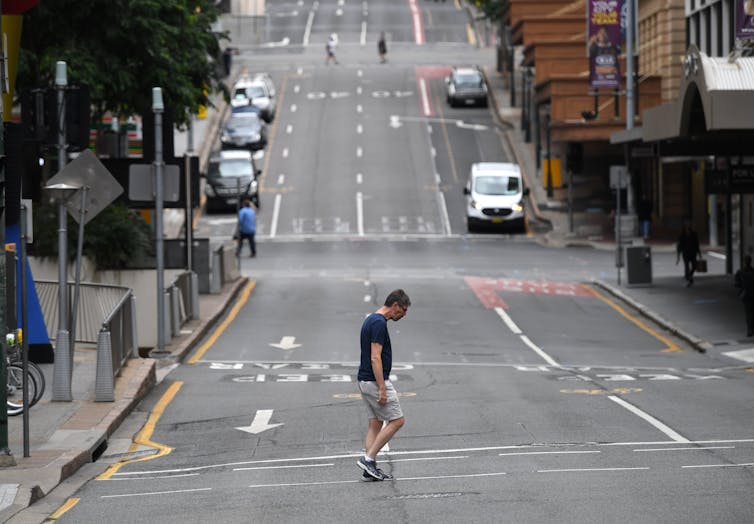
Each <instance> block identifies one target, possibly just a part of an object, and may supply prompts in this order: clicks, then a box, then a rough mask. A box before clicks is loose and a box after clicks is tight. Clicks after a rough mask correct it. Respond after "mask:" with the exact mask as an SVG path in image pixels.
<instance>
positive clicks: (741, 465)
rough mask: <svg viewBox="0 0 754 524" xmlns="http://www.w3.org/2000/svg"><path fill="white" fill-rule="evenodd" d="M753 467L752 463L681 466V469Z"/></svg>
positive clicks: (753, 463)
mask: <svg viewBox="0 0 754 524" xmlns="http://www.w3.org/2000/svg"><path fill="white" fill-rule="evenodd" d="M751 466H754V462H748V463H744V464H699V465H697V466H681V467H682V468H748V467H751Z"/></svg>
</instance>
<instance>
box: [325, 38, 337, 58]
mask: <svg viewBox="0 0 754 524" xmlns="http://www.w3.org/2000/svg"><path fill="white" fill-rule="evenodd" d="M336 47H338V35H336V34H335V33H333V34H331V35H330V36H329V37H328V38H327V43H326V44H325V54H326V56H325V65H328V64H329V63H330V61H331V60H332V61H333V62H334V63H335V65H337V64H338V59H337V58H336V57H335V48H336Z"/></svg>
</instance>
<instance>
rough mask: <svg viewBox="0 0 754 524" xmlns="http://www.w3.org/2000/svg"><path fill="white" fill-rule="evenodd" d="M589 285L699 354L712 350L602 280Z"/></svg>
mask: <svg viewBox="0 0 754 524" xmlns="http://www.w3.org/2000/svg"><path fill="white" fill-rule="evenodd" d="M591 283H592V284H594V285H595V286H597V287H599V288H601V289H603V290H605V291H607V292H608V293H610V294H611V295H613V296H614V297H616V298H618V299H620V300H622V301H623V302H625V303H627V304H629V305H630V306H631V307H633V308H634V309H636V310H637V311H639V313H641V314H642V315H644V316H645V317H647V318H648V319H650V320H652V321H653V322H655V323H657V324H659V325H661V326H662V327H664V328H665V329H667V330H668V331H670V332H671V333H673V334H674V335H675V336H677V337H679V338H682V339H683V340H685V341H686V342H688V343H689V344H691V347H693V348H694V349H695V350H696V351H698V352H699V353H706V352H707V351H708V350H710V349H712V344H711V343H709V342H708V341H706V340H703V339H701V338H699V337H696V336H694V335H691V334H690V333H687V332H685V331H684V330H682V329H681V328H679V327H678V326H676V325H675V324H673V322H671V321H670V320H668V319H666V318H665V317H663V316H661V315H659V314H657V313H655V312H654V311H652V310H651V309H649V308H648V307H647V306H645V305H644V304H642V303H641V302H638V301H636V300H634V299H633V298H631V297H629V296H628V295H626V294H625V293H624V292H623V291H621V290H620V289H618V288H617V287H615V286H613V285H612V284H608V283H607V282H604V281H602V280H592V281H591Z"/></svg>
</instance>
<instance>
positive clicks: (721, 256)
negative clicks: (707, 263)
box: [707, 251, 725, 260]
mask: <svg viewBox="0 0 754 524" xmlns="http://www.w3.org/2000/svg"><path fill="white" fill-rule="evenodd" d="M707 255H709V256H711V257H712V258H717V259H718V260H725V253H716V252H714V251H707Z"/></svg>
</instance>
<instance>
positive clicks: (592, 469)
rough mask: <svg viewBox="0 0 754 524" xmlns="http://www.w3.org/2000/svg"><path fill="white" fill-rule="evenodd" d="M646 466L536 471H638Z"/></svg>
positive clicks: (542, 470) (543, 471)
mask: <svg viewBox="0 0 754 524" xmlns="http://www.w3.org/2000/svg"><path fill="white" fill-rule="evenodd" d="M647 469H649V468H648V467H641V468H567V469H540V470H537V473H576V472H585V471H639V470H647Z"/></svg>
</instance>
